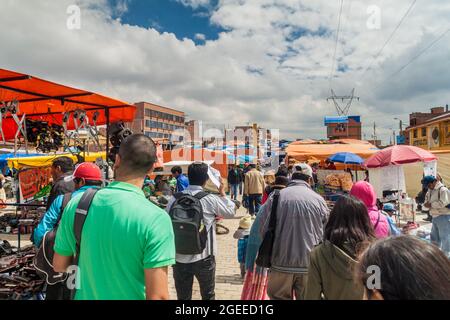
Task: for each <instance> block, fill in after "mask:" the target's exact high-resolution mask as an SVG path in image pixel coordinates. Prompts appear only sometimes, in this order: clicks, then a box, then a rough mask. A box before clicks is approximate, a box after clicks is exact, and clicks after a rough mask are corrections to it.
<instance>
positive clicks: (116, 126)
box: [108, 121, 133, 162]
mask: <svg viewBox="0 0 450 320" xmlns="http://www.w3.org/2000/svg"><path fill="white" fill-rule="evenodd" d="M108 133H109V140H110V141H111V144H112V145H113V147H112V148H111V149H110V150H109V153H108V159H109V160H110V161H111V162H115V161H116V155H117V154H118V153H119V148H120V145H121V144H122V141H123V140H125V138H126V137H128V136H131V135H132V134H133V132H132V131H131V130H130V129H128V128H125V124H124V123H123V121H119V122H115V123H112V124H111V126H110V127H109V132H108Z"/></svg>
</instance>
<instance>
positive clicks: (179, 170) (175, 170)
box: [170, 166, 183, 174]
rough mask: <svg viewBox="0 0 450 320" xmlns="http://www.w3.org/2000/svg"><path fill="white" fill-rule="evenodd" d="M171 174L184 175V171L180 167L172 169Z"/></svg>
mask: <svg viewBox="0 0 450 320" xmlns="http://www.w3.org/2000/svg"><path fill="white" fill-rule="evenodd" d="M170 172H172V173H178V174H182V173H183V169H182V168H181V167H180V166H175V167H173V168H172V169H170Z"/></svg>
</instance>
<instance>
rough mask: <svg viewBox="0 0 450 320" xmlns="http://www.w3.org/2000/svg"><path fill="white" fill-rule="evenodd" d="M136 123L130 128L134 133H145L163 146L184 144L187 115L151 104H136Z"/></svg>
mask: <svg viewBox="0 0 450 320" xmlns="http://www.w3.org/2000/svg"><path fill="white" fill-rule="evenodd" d="M135 106H136V107H137V110H136V116H135V119H134V122H133V123H132V125H131V126H130V128H131V130H132V131H133V132H134V133H143V134H145V135H146V136H148V137H150V138H153V139H155V140H156V141H159V142H160V143H161V144H162V145H163V146H169V145H173V144H178V143H181V142H183V139H184V130H185V123H184V121H185V113H184V112H183V111H178V110H174V109H171V108H167V107H162V106H159V105H156V104H153V103H149V102H138V103H135Z"/></svg>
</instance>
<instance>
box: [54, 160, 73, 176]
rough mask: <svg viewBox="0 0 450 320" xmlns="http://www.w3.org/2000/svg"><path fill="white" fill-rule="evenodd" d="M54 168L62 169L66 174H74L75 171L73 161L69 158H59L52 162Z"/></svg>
mask: <svg viewBox="0 0 450 320" xmlns="http://www.w3.org/2000/svg"><path fill="white" fill-rule="evenodd" d="M52 166H53V167H54V168H56V167H60V168H61V171H62V172H64V173H67V172H72V171H73V170H74V164H73V160H72V159H71V158H69V157H58V158H56V159H55V160H53V162H52Z"/></svg>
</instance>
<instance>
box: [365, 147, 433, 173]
mask: <svg viewBox="0 0 450 320" xmlns="http://www.w3.org/2000/svg"><path fill="white" fill-rule="evenodd" d="M434 160H437V157H436V156H435V155H434V154H432V153H430V152H428V151H426V150H424V149H421V148H418V147H414V146H404V145H400V146H393V147H389V148H386V149H383V150H381V151H379V152H377V153H375V154H374V155H373V156H372V157H370V158H369V159H367V160H366V162H365V163H364V165H365V166H366V167H367V168H380V167H386V166H389V165H400V164H407V163H415V162H430V161H434Z"/></svg>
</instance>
